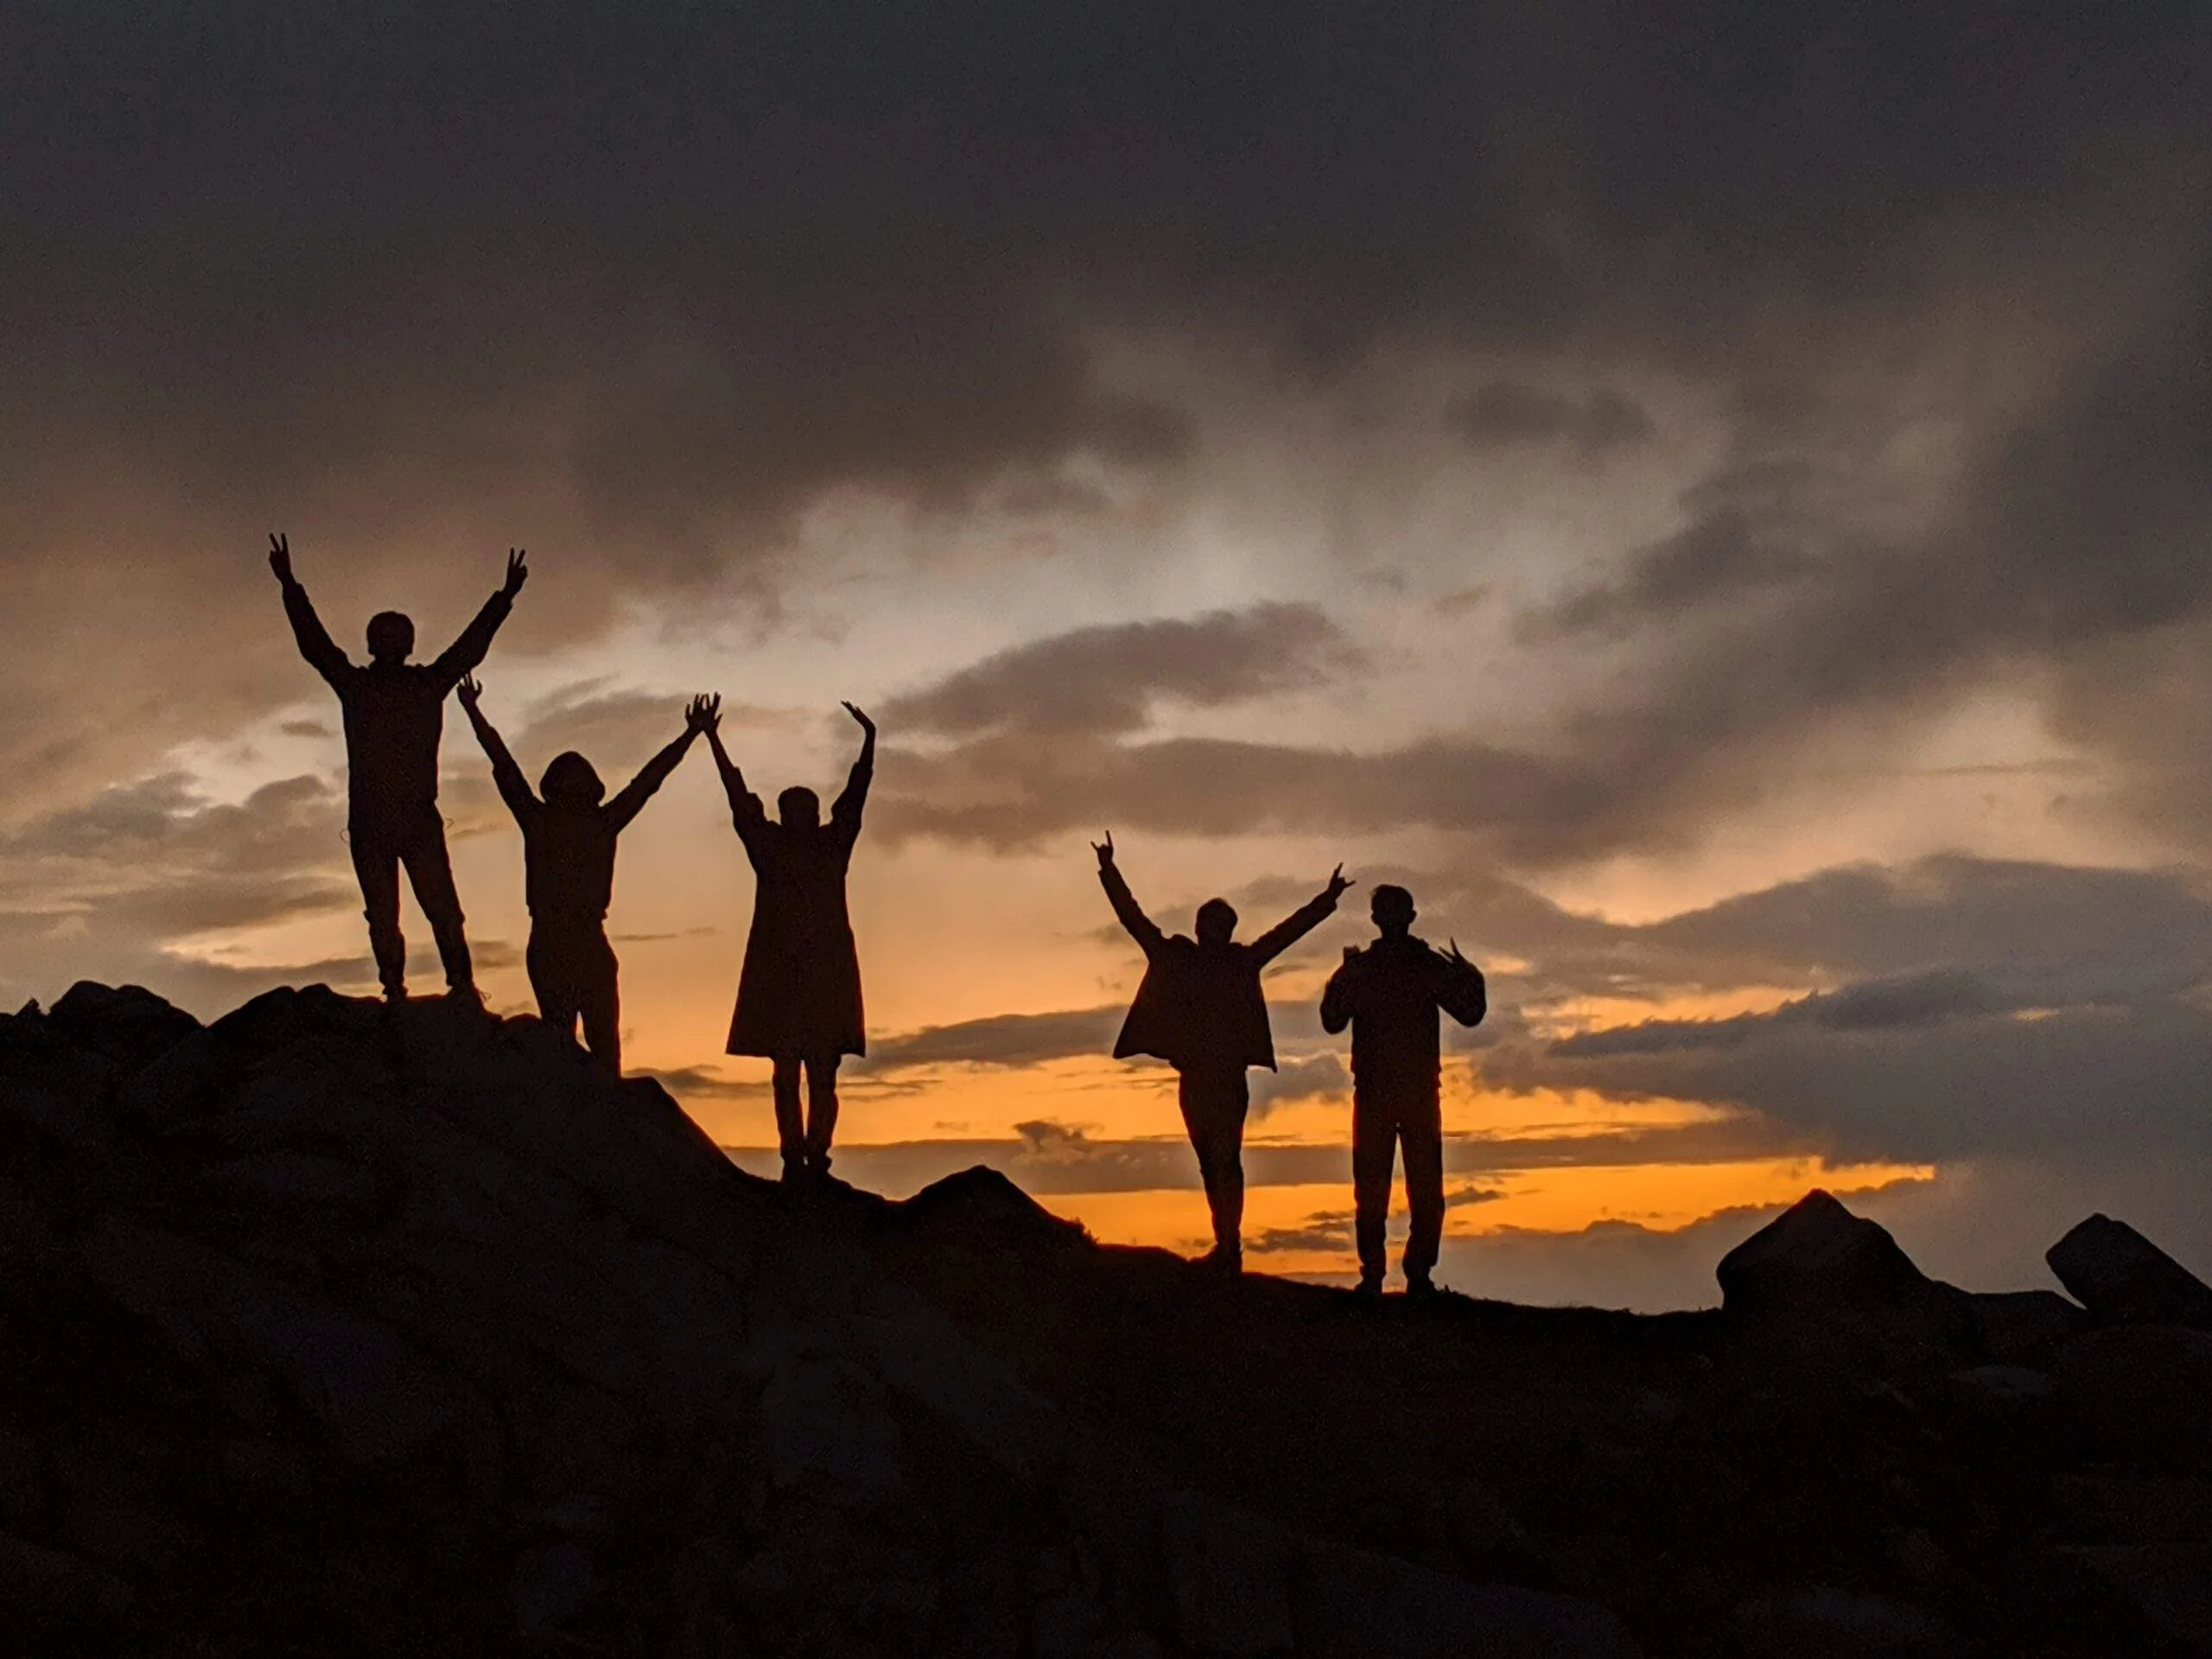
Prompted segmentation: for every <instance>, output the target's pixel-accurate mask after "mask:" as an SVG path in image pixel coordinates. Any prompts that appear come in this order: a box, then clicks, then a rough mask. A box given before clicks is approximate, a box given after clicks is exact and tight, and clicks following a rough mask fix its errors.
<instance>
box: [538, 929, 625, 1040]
mask: <svg viewBox="0 0 2212 1659" xmlns="http://www.w3.org/2000/svg"><path fill="white" fill-rule="evenodd" d="M523 960H524V965H525V966H526V967H528V969H530V988H531V993H532V994H533V995H536V997H537V1017H538V1018H539V1019H541V1020H543V1021H544V1022H545V1023H546V1024H547V1025H549V1026H550V1027H553V1029H554V1030H556V1031H557V1032H559V1033H562V1034H563V1036H567V1037H573V1036H575V1031H576V1022H577V1021H578V1020H582V1022H583V1028H584V1046H585V1047H586V1048H588V1049H589V1050H590V1051H591V1056H592V1058H594V1059H595V1060H597V1061H598V1062H599V1063H600V1064H601V1065H604V1066H605V1067H606V1068H607V1070H608V1071H613V1072H615V1073H618V1074H619V1073H620V1071H621V1070H622V999H621V993H620V968H619V967H618V966H617V964H616V963H615V960H614V947H613V945H612V944H608V943H607V934H606V931H605V930H604V929H602V928H600V927H598V926H594V925H576V926H571V927H566V928H563V927H559V926H554V927H548V926H547V925H545V923H543V921H537V922H534V923H533V924H532V925H531V930H530V946H529V949H528V950H525V951H524V956H523Z"/></svg>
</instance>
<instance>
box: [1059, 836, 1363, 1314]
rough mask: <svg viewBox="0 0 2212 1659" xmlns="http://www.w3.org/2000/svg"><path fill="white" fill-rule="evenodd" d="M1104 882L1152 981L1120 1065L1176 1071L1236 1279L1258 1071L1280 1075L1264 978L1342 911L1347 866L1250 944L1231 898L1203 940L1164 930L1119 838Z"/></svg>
mask: <svg viewBox="0 0 2212 1659" xmlns="http://www.w3.org/2000/svg"><path fill="white" fill-rule="evenodd" d="M1091 850H1092V851H1093V852H1095V853H1096V854H1097V855H1098V880H1099V883H1100V885H1101V886H1103V887H1104V888H1105V889H1106V898H1107V901H1108V902H1109V904H1111V905H1112V906H1114V914H1115V915H1116V916H1117V917H1119V918H1121V923H1122V926H1123V927H1125V928H1127V929H1128V931H1129V937H1130V938H1133V939H1135V941H1136V942H1137V945H1138V948H1139V949H1141V950H1143V952H1144V979H1143V981H1142V982H1141V983H1140V984H1139V985H1138V986H1137V995H1136V1000H1135V1001H1134V1002H1132V1003H1130V1004H1129V1014H1128V1019H1126V1020H1123V1021H1122V1034H1121V1036H1120V1038H1119V1039H1116V1042H1115V1044H1114V1058H1116V1059H1117V1060H1119V1059H1127V1058H1129V1057H1130V1056H1131V1055H1134V1054H1149V1055H1151V1056H1152V1057H1153V1058H1155V1059H1161V1060H1165V1061H1166V1062H1167V1064H1168V1065H1172V1066H1173V1067H1174V1068H1175V1074H1176V1100H1177V1103H1179V1105H1180V1106H1181V1107H1182V1109H1183V1127H1184V1128H1185V1130H1187V1131H1188V1132H1189V1134H1190V1136H1191V1147H1192V1151H1194V1152H1196V1153H1197V1154H1198V1175H1199V1178H1200V1179H1203V1180H1204V1181H1205V1189H1206V1208H1207V1209H1208V1210H1209V1211H1211V1212H1212V1215H1213V1249H1212V1250H1211V1252H1209V1253H1208V1254H1207V1255H1206V1257H1205V1260H1206V1261H1208V1262H1212V1263H1213V1264H1215V1265H1216V1266H1217V1267H1222V1268H1228V1269H1229V1270H1230V1271H1232V1272H1234V1271H1236V1270H1237V1269H1239V1268H1242V1267H1243V1261H1244V1245H1243V1226H1244V1115H1245V1113H1246V1111H1247V1110H1248V1109H1249V1108H1250V1105H1251V1093H1250V1090H1249V1087H1248V1086H1247V1084H1246V1082H1245V1077H1244V1071H1245V1068H1246V1067H1248V1066H1254V1065H1263V1066H1265V1067H1267V1068H1268V1070H1269V1071H1274V1065H1275V1046H1274V1034H1273V1033H1271V1032H1270V1031H1269V1030H1268V1002H1267V998H1266V996H1265V995H1262V992H1261V989H1260V970H1261V969H1263V968H1265V967H1266V966H1267V965H1268V963H1271V962H1273V961H1274V959H1275V958H1276V957H1279V956H1281V954H1282V953H1283V952H1284V951H1285V950H1288V949H1289V948H1290V947H1291V946H1292V945H1294V944H1297V943H1298V941H1299V940H1300V939H1301V938H1304V937H1305V936H1306V934H1307V933H1308V932H1310V931H1312V930H1313V928H1315V927H1316V926H1318V925H1319V924H1320V923H1321V921H1322V920H1323V918H1325V917H1326V916H1328V915H1329V913H1330V912H1332V911H1333V910H1335V909H1336V907H1337V898H1338V894H1340V893H1343V892H1344V889H1345V888H1347V887H1350V886H1351V882H1349V881H1347V880H1344V866H1343V865H1341V864H1339V865H1338V866H1337V868H1336V870H1335V872H1334V873H1333V874H1332V875H1331V876H1330V877H1329V885H1328V886H1327V887H1325V888H1324V889H1322V891H1321V892H1320V893H1317V894H1316V895H1315V896H1314V897H1313V898H1312V899H1308V900H1306V903H1305V904H1304V905H1302V906H1300V907H1299V908H1298V909H1296V910H1294V911H1293V912H1291V913H1290V914H1289V915H1288V916H1286V917H1285V918H1283V919H1282V920H1281V921H1280V922H1277V923H1276V924H1275V925H1274V926H1273V927H1271V928H1269V929H1268V931H1266V932H1264V933H1262V934H1261V935H1260V937H1259V938H1256V939H1254V940H1253V941H1252V942H1251V943H1250V944H1238V943H1237V942H1236V940H1235V939H1234V938H1231V937H1230V935H1232V934H1233V933H1235V932H1236V911H1235V910H1234V909H1233V908H1232V907H1231V906H1230V904H1229V901H1228V900H1227V899H1207V900H1206V901H1205V903H1204V904H1203V905H1200V906H1198V919H1197V925H1198V938H1196V939H1189V938H1185V937H1184V936H1183V935H1182V934H1180V933H1175V934H1167V933H1163V932H1161V931H1160V927H1159V925H1158V924H1156V923H1154V921H1153V919H1152V918H1150V917H1149V916H1147V915H1146V914H1145V913H1144V911H1143V909H1142V907H1141V906H1139V905H1138V903H1137V901H1136V898H1135V895H1134V894H1132V893H1130V892H1129V884H1128V882H1127V881H1126V880H1122V872H1121V869H1120V868H1119V867H1118V866H1117V865H1116V863H1115V862H1114V837H1113V836H1111V835H1110V834H1109V836H1107V837H1106V839H1105V840H1104V841H1103V842H1092V843H1091Z"/></svg>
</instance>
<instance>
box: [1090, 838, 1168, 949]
mask: <svg viewBox="0 0 2212 1659" xmlns="http://www.w3.org/2000/svg"><path fill="white" fill-rule="evenodd" d="M1090 850H1091V851H1092V852H1094V853H1096V854H1097V855H1098V885H1099V886H1101V887H1104V888H1105V889H1106V902H1107V903H1108V904H1109V905H1111V906H1114V915H1115V917H1116V919H1117V920H1119V921H1120V923H1121V924H1122V926H1123V927H1124V928H1126V929H1127V930H1128V935H1129V937H1130V938H1133V939H1135V941H1136V942H1137V947H1138V949H1140V950H1142V951H1143V952H1144V953H1145V955H1146V957H1150V956H1151V955H1152V954H1153V952H1154V951H1155V950H1159V949H1160V946H1161V945H1162V944H1165V943H1166V935H1165V934H1163V933H1162V932H1161V931H1160V924H1159V923H1157V922H1155V921H1154V920H1153V919H1152V918H1151V917H1149V916H1147V915H1146V914H1145V913H1144V906H1141V905H1140V904H1138V903H1137V897H1136V894H1135V893H1131V892H1130V891H1129V884H1128V881H1126V880H1123V879H1122V867H1121V866H1120V865H1118V864H1116V862H1115V861H1114V832H1113V831H1112V830H1110V829H1109V830H1108V831H1107V832H1106V839H1105V840H1104V841H1103V842H1098V841H1095V842H1091V843H1090Z"/></svg>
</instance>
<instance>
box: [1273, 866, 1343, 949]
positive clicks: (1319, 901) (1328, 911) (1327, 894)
mask: <svg viewBox="0 0 2212 1659" xmlns="http://www.w3.org/2000/svg"><path fill="white" fill-rule="evenodd" d="M1350 886H1351V882H1349V881H1347V880H1344V866H1343V865H1341V864H1339V865H1338V866H1337V868H1336V869H1335V871H1334V872H1333V873H1332V874H1331V875H1330V877H1329V885H1328V886H1327V887H1324V888H1322V889H1321V891H1320V892H1319V893H1315V894H1314V895H1313V897H1312V898H1311V899H1307V900H1306V902H1305V903H1304V904H1302V905H1300V906H1299V907H1298V908H1297V909H1296V910H1294V911H1293V912H1290V914H1289V915H1287V916H1286V917H1284V918H1282V920H1281V921H1279V922H1277V923H1276V924H1275V925H1274V926H1273V927H1271V928H1269V929H1268V931H1266V932H1264V933H1262V934H1261V935H1260V937H1259V938H1256V939H1255V940H1253V941H1252V950H1253V952H1254V954H1255V955H1256V956H1257V957H1259V958H1260V960H1261V961H1262V963H1268V962H1273V961H1274V959H1275V958H1276V957H1279V956H1281V954H1282V953H1283V952H1284V951H1286V950H1289V949H1290V947H1291V946H1292V945H1294V944H1297V943H1298V942H1299V940H1300V939H1302V938H1305V937H1306V935H1307V934H1308V933H1311V932H1312V931H1313V930H1314V929H1315V928H1316V927H1318V926H1319V925H1321V923H1322V922H1323V921H1324V920H1325V919H1326V918H1328V917H1329V916H1331V915H1332V914H1333V913H1334V912H1335V911H1336V908H1337V900H1338V899H1339V898H1341V897H1342V896H1343V894H1344V889H1345V888H1346V887H1350Z"/></svg>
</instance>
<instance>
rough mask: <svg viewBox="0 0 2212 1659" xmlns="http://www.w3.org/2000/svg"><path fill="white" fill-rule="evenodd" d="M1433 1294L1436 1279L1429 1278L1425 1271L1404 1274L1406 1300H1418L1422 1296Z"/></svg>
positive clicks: (1434, 1292)
mask: <svg viewBox="0 0 2212 1659" xmlns="http://www.w3.org/2000/svg"><path fill="white" fill-rule="evenodd" d="M1435 1294H1436V1281H1434V1280H1433V1279H1432V1278H1430V1277H1429V1276H1428V1274H1427V1272H1426V1271H1423V1272H1421V1273H1409V1274H1407V1275H1406V1298H1407V1300H1408V1301H1419V1300H1421V1299H1422V1298H1423V1297H1427V1296H1433V1295H1435Z"/></svg>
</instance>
